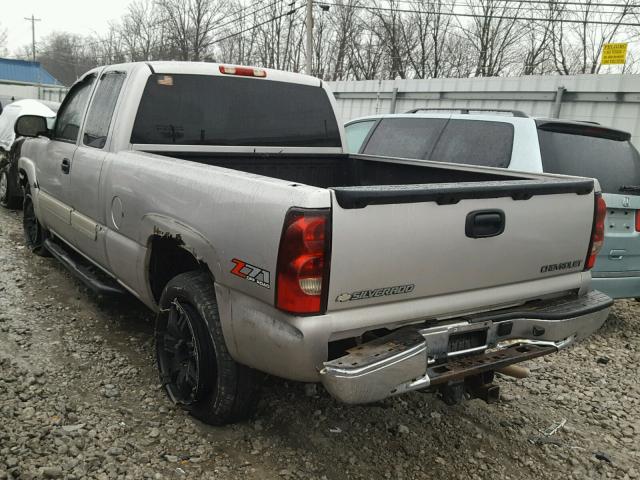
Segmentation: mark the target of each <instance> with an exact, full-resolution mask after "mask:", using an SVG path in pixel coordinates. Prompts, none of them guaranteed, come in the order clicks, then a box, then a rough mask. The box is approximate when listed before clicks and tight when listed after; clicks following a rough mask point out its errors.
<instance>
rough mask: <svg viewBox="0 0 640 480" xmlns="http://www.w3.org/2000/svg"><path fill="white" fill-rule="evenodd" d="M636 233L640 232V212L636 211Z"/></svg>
mask: <svg viewBox="0 0 640 480" xmlns="http://www.w3.org/2000/svg"><path fill="white" fill-rule="evenodd" d="M636 232H640V210H636Z"/></svg>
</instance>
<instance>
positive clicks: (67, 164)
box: [60, 158, 71, 174]
mask: <svg viewBox="0 0 640 480" xmlns="http://www.w3.org/2000/svg"><path fill="white" fill-rule="evenodd" d="M60 168H61V169H62V173H64V174H69V170H71V160H69V159H68V158H63V159H62V165H61V166H60Z"/></svg>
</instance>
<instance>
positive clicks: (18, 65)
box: [0, 58, 62, 85]
mask: <svg viewBox="0 0 640 480" xmlns="http://www.w3.org/2000/svg"><path fill="white" fill-rule="evenodd" d="M2 80H5V81H9V82H25V83H42V84H44V85H62V84H61V83H60V82H59V81H58V80H56V79H55V78H54V77H53V75H51V74H50V73H49V72H47V71H46V70H45V69H44V68H42V66H41V65H40V62H28V61H26V60H15V59H13V58H0V81H2Z"/></svg>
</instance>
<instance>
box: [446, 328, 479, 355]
mask: <svg viewBox="0 0 640 480" xmlns="http://www.w3.org/2000/svg"><path fill="white" fill-rule="evenodd" d="M485 348H487V330H486V329H482V330H472V331H470V332H460V333H453V334H450V335H449V344H448V354H449V356H458V355H465V354H468V353H474V352H477V351H478V350H484V349H485Z"/></svg>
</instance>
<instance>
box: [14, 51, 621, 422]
mask: <svg viewBox="0 0 640 480" xmlns="http://www.w3.org/2000/svg"><path fill="white" fill-rule="evenodd" d="M16 130H17V133H18V134H19V135H24V136H28V137H33V138H29V139H28V140H27V141H26V142H25V144H24V145H23V148H22V156H21V158H20V159H19V171H20V178H21V182H22V185H23V188H24V191H25V203H24V229H25V239H26V242H27V244H28V246H29V247H30V248H31V249H32V250H33V251H34V252H35V253H38V254H42V255H44V254H50V255H53V256H54V257H56V258H57V259H58V260H60V261H61V262H63V264H64V265H65V266H66V267H68V268H69V269H70V270H71V271H73V272H74V273H75V274H76V275H77V276H78V277H79V278H80V279H81V280H83V281H84V282H85V283H86V284H87V285H88V286H90V287H91V288H93V289H94V290H96V291H98V292H99V293H102V294H113V295H119V294H121V293H123V292H125V291H128V292H130V293H131V294H133V295H135V296H136V297H137V298H139V299H140V300H141V301H142V302H144V303H145V304H146V305H147V306H148V307H149V308H151V309H153V310H154V311H155V312H157V324H156V349H157V361H158V367H159V370H160V377H161V381H162V383H163V385H164V387H165V389H166V391H167V393H168V394H169V396H170V397H171V399H172V400H174V401H175V402H177V403H179V404H181V405H184V406H185V408H187V409H189V411H190V412H191V413H192V414H193V415H194V416H196V417H198V418H200V419H202V420H204V421H206V422H209V423H213V424H224V423H228V422H233V421H237V420H240V419H242V418H244V417H246V416H247V415H249V414H250V413H251V412H252V409H253V408H254V407H255V405H256V402H257V399H258V393H259V390H260V384H261V379H262V377H263V375H262V373H261V372H266V373H269V374H273V375H277V376H280V377H284V378H287V379H291V380H298V381H303V382H322V384H323V385H324V386H325V387H326V389H327V390H328V391H329V392H330V393H331V394H332V395H333V396H334V397H335V398H337V399H338V400H341V401H343V402H347V403H366V402H373V401H378V400H381V399H384V398H386V397H388V396H391V395H395V394H399V393H402V392H407V391H411V390H428V389H433V390H436V391H438V392H439V393H440V394H441V395H442V398H443V399H444V400H446V401H447V402H449V403H453V402H456V401H459V400H460V399H461V398H462V397H463V396H464V395H465V394H471V396H476V397H480V398H485V399H487V400H491V399H495V393H496V391H497V389H496V386H494V385H493V383H492V381H493V375H494V372H496V371H501V372H506V371H508V368H514V364H516V363H518V362H521V361H524V360H528V359H531V358H534V357H538V356H542V355H546V354H550V353H553V352H556V351H557V350H559V349H562V348H564V347H566V346H568V345H570V344H572V343H573V342H575V341H577V340H580V339H582V338H584V337H586V336H587V335H589V334H591V333H592V332H594V331H595V330H596V329H598V328H599V327H600V326H601V325H602V323H603V322H604V321H605V319H606V317H607V314H608V311H609V307H610V305H611V303H612V301H611V299H610V298H609V297H607V296H606V295H603V294H601V293H599V292H597V291H590V287H589V284H590V280H591V275H590V272H589V269H590V268H591V266H592V265H593V259H594V258H595V255H596V254H597V251H598V249H599V248H600V246H601V243H602V236H603V218H604V214H605V211H604V209H605V205H604V202H603V201H602V197H601V196H600V194H599V193H598V190H599V187H598V184H597V182H595V181H594V180H592V179H585V178H575V177H566V176H561V175H544V174H532V173H521V172H516V171H502V170H498V169H492V168H484V167H474V166H469V165H454V164H442V163H433V162H424V161H414V160H406V159H397V158H384V157H372V156H365V155H348V154H346V153H345V150H344V148H343V145H344V142H343V140H344V135H343V129H342V127H341V126H340V123H339V122H338V121H337V120H336V115H335V109H334V99H333V96H332V95H331V93H330V91H329V90H328V89H327V86H326V84H325V83H323V82H321V81H320V80H318V79H316V78H312V77H307V76H303V75H297V74H292V73H286V72H279V71H274V70H265V69H259V68H250V67H236V66H225V65H218V64H212V63H179V62H150V63H132V64H123V65H113V66H108V67H101V68H97V69H94V70H92V71H90V72H88V73H87V74H85V75H84V76H82V77H81V78H80V79H79V80H78V82H77V83H76V84H75V85H74V86H73V87H72V88H71V90H70V91H69V93H68V95H67V97H66V98H65V100H64V102H63V104H62V106H61V107H60V110H59V112H58V117H57V120H56V123H55V126H54V127H53V129H52V130H49V129H47V125H46V120H45V119H44V118H41V117H37V116H25V117H22V118H21V119H20V120H19V121H18V123H17V125H16ZM486 141H487V142H490V141H491V139H490V138H487V139H486ZM516 368H517V367H516Z"/></svg>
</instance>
